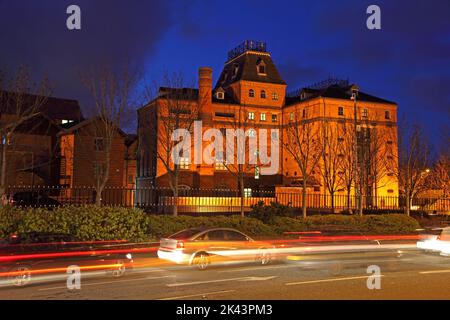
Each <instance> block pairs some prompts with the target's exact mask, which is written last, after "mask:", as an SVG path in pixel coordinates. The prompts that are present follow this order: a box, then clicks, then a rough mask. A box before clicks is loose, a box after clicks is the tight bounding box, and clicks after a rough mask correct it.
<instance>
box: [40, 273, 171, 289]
mask: <svg viewBox="0 0 450 320" xmlns="http://www.w3.org/2000/svg"><path fill="white" fill-rule="evenodd" d="M172 277H175V276H162V277H145V278H139V279H126V280H116V281H104V282H94V283H86V284H83V283H81V287H87V286H96V285H103V284H114V283H119V282H134V281H144V280H154V279H163V278H172ZM60 289H67V287H65V286H64V287H63V286H61V287H51V288H42V289H38V291H50V290H60Z"/></svg>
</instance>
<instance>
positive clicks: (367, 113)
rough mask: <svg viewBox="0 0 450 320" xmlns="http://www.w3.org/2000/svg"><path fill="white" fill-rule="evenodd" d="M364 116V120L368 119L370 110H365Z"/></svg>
mask: <svg viewBox="0 0 450 320" xmlns="http://www.w3.org/2000/svg"><path fill="white" fill-rule="evenodd" d="M362 116H363V118H367V117H368V116H369V110H367V109H363V112H362Z"/></svg>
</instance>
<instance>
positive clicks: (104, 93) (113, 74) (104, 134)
mask: <svg viewBox="0 0 450 320" xmlns="http://www.w3.org/2000/svg"><path fill="white" fill-rule="evenodd" d="M83 82H84V84H85V86H86V87H87V89H88V90H89V92H90V94H91V96H92V99H93V103H94V106H93V110H92V117H93V120H94V121H92V125H91V126H90V130H91V131H92V132H90V134H91V135H92V136H94V137H95V139H96V140H95V141H94V144H96V148H97V149H98V150H99V151H102V159H101V160H102V161H101V163H100V162H99V163H95V168H94V177H93V178H94V188H95V203H96V205H101V202H102V193H103V190H104V189H105V186H106V184H107V182H108V179H109V175H110V167H111V152H112V146H113V142H114V139H115V137H116V136H117V134H118V132H119V131H120V130H121V129H120V128H121V127H122V126H123V125H124V122H125V121H126V120H127V119H129V118H128V117H129V114H130V113H131V111H134V109H135V108H134V106H135V101H134V98H133V89H134V86H135V85H136V83H137V76H136V75H135V74H134V73H131V72H130V70H129V68H128V67H127V68H124V69H123V70H122V71H113V69H112V68H108V67H104V68H102V69H101V70H100V71H99V72H94V73H93V74H90V75H88V76H84V77H83ZM93 156H95V155H93Z"/></svg>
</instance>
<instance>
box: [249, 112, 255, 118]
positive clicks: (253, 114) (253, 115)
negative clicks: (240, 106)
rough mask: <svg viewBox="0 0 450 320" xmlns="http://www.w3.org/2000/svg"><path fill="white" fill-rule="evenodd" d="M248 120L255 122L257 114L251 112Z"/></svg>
mask: <svg viewBox="0 0 450 320" xmlns="http://www.w3.org/2000/svg"><path fill="white" fill-rule="evenodd" d="M248 119H249V120H255V113H254V112H249V113H248Z"/></svg>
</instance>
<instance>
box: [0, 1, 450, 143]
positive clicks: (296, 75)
mask: <svg viewBox="0 0 450 320" xmlns="http://www.w3.org/2000/svg"><path fill="white" fill-rule="evenodd" d="M71 4H77V5H78V6H79V7H80V8H81V13H82V19H81V22H82V29H81V30H79V31H69V30H68V29H67V28H66V19H67V17H68V15H67V14H66V8H67V7H68V6H69V5H71ZM372 4H376V5H378V6H379V7H380V8H381V28H382V29H381V30H368V29H367V27H366V19H367V17H368V14H366V9H367V7H368V6H369V5H372ZM245 39H254V40H261V41H265V42H266V43H267V48H268V51H270V53H271V54H272V58H273V59H274V62H275V64H276V66H277V67H278V69H279V71H280V73H281V75H282V77H283V78H284V80H285V81H286V82H287V84H288V90H291V89H296V88H298V87H301V86H307V85H309V84H312V83H315V82H318V81H320V80H323V79H325V78H327V77H329V76H333V77H339V78H344V79H347V78H348V79H349V80H350V82H352V83H357V84H358V85H359V86H360V88H361V90H362V91H365V92H367V93H370V94H373V95H376V96H379V97H382V98H385V99H388V100H391V101H395V102H397V103H398V107H399V114H400V117H407V118H408V119H409V120H410V121H412V122H421V123H422V124H423V126H424V129H425V131H426V132H427V134H428V136H429V137H430V138H431V139H432V140H433V141H435V142H436V141H438V140H440V139H442V136H443V133H444V132H445V133H447V134H448V131H449V118H450V117H449V115H450V111H449V110H450V1H449V0H429V1H423V0H404V1H400V0H398V1H396V0H375V1H373V0H371V1H366V0H359V1H357V0H354V1H353V0H341V1H335V0H315V1H303V0H296V1H283V0H278V1H263V0H260V1H253V0H240V1H213V0H197V1H143V0H126V1H122V0H70V1H66V0H40V1H36V0H0V44H1V50H0V69H3V70H7V71H9V72H12V71H13V70H14V68H16V67H17V66H18V65H20V64H27V65H29V66H30V69H31V71H32V74H33V76H34V78H36V79H39V78H40V77H42V75H43V74H47V75H48V76H49V78H50V80H51V81H52V85H53V88H54V89H53V95H55V96H59V97H64V98H72V99H78V100H79V101H80V103H81V105H82V107H83V108H84V109H86V108H88V106H89V104H90V102H89V98H88V93H87V92H86V90H85V89H84V87H83V85H82V84H81V83H80V80H79V74H80V72H81V73H82V72H84V71H85V70H89V69H90V68H93V67H95V66H98V65H99V64H102V63H105V62H108V63H109V64H113V65H121V64H123V63H124V62H125V61H131V62H132V63H133V65H134V66H137V67H138V68H139V70H141V71H142V73H144V74H145V78H146V80H147V81H151V82H159V81H161V80H162V77H163V75H164V73H166V72H168V73H172V72H181V73H182V74H183V76H184V78H185V81H186V84H187V85H189V84H192V85H196V81H197V72H198V68H199V67H200V66H210V67H212V68H213V76H214V82H215V81H216V80H217V77H218V76H219V73H220V71H221V68H222V66H223V64H224V62H225V60H226V57H227V52H228V51H229V50H231V49H232V48H233V47H235V46H236V45H238V44H239V43H240V42H242V41H243V40H245Z"/></svg>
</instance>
